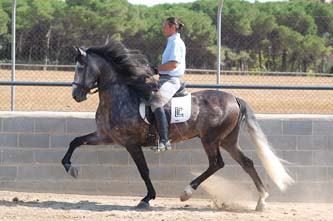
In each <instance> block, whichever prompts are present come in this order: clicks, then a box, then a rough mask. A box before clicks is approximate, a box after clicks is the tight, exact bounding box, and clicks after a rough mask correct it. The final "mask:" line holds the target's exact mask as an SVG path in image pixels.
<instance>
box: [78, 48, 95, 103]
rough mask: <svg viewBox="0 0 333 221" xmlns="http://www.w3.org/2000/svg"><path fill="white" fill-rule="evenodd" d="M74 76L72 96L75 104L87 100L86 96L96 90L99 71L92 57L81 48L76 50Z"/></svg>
mask: <svg viewBox="0 0 333 221" xmlns="http://www.w3.org/2000/svg"><path fill="white" fill-rule="evenodd" d="M76 51H77V56H76V59H75V60H76V67H75V76H74V81H73V83H72V96H73V98H74V99H75V101H77V102H81V101H84V100H86V99H87V94H88V93H91V90H92V89H94V88H97V86H98V80H99V75H100V70H99V68H98V65H97V64H96V62H95V59H94V57H93V55H91V54H88V53H87V52H86V51H85V50H84V49H82V48H76Z"/></svg>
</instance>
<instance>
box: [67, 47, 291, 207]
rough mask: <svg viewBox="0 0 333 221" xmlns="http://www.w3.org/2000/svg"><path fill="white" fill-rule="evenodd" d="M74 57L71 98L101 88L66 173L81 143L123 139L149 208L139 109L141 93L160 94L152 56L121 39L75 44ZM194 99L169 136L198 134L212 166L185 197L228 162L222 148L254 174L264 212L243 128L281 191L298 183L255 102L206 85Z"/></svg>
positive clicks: (150, 196) (189, 187)
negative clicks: (91, 125)
mask: <svg viewBox="0 0 333 221" xmlns="http://www.w3.org/2000/svg"><path fill="white" fill-rule="evenodd" d="M75 61H76V67H75V75H74V81H73V83H72V97H73V98H74V100H75V101H77V102H82V101H84V100H86V99H87V94H89V93H96V92H98V94H99V105H98V108H97V111H96V116H95V121H96V126H97V129H96V131H95V132H93V133H90V134H87V135H84V136H80V137H76V138H74V139H73V140H72V141H71V142H70V145H69V148H68V150H67V152H66V154H65V156H64V157H63V159H62V165H63V166H64V167H65V170H66V172H67V173H69V174H70V175H71V176H73V177H74V178H77V177H78V169H77V168H76V167H74V166H73V165H72V163H71V157H72V154H73V152H74V150H75V149H76V148H77V147H79V146H80V145H99V144H104V145H106V144H107V145H109V144H110V145H111V144H119V145H121V146H123V147H124V148H126V150H127V151H128V153H129V154H130V156H131V157H132V159H133V160H134V162H135V164H136V166H137V168H138V170H139V173H140V175H141V178H142V179H143V181H144V183H145V185H146V188H147V194H146V196H145V197H144V198H142V199H141V201H140V202H139V203H138V204H137V208H140V209H148V208H150V205H149V201H150V200H152V199H155V197H156V192H155V189H154V186H153V184H152V182H151V179H150V176H149V168H148V166H147V163H146V160H145V157H144V154H143V149H142V148H143V147H147V146H149V143H148V141H147V134H148V132H149V125H148V124H147V123H146V122H145V121H144V120H143V119H142V118H141V117H140V114H139V111H138V109H139V105H140V102H141V101H142V97H146V98H147V97H149V96H150V95H151V94H152V93H156V89H154V86H152V85H155V83H156V80H155V79H154V78H153V77H152V75H153V73H152V71H151V70H150V68H149V66H148V65H149V62H148V60H147V59H146V57H145V56H144V55H143V54H142V53H140V52H139V51H137V50H130V49H128V48H127V47H126V46H125V45H123V44H122V43H121V42H118V41H110V42H108V43H107V44H105V45H100V46H94V47H90V48H87V49H84V48H76V57H75ZM157 93H158V92H157ZM191 102H192V103H191V105H192V106H191V108H192V109H191V116H190V119H189V120H188V121H186V122H183V123H177V124H171V125H170V127H169V136H170V139H171V141H172V143H177V142H180V141H183V140H187V139H191V138H195V137H198V138H200V140H201V143H202V146H203V148H204V150H205V153H206V155H207V157H208V160H209V165H208V168H207V169H206V170H205V171H204V172H203V173H202V174H201V175H199V176H198V177H196V178H195V179H194V180H192V181H191V182H190V183H189V184H188V185H187V186H186V187H185V189H184V191H183V192H182V193H181V196H180V200H181V201H185V200H188V199H190V198H191V197H192V195H193V192H194V191H195V190H196V189H197V188H198V187H199V185H200V184H201V183H202V182H203V181H205V180H206V179H207V178H208V177H209V176H211V175H212V174H214V173H215V172H216V171H218V170H219V169H221V168H223V167H224V165H225V163H224V161H223V159H222V156H221V153H220V148H223V149H225V150H226V151H227V152H228V153H229V154H230V155H231V157H232V158H233V159H234V160H235V161H236V162H237V163H238V164H240V166H241V167H242V168H243V170H244V171H245V172H246V173H247V174H248V175H249V176H250V177H251V178H252V180H253V182H254V184H255V186H256V189H257V190H258V195H259V199H258V202H257V205H256V208H255V209H256V210H258V211H262V210H263V209H264V208H265V207H266V198H267V197H268V196H269V194H268V192H267V191H266V189H265V186H264V185H263V183H262V181H261V179H260V177H259V175H258V173H257V171H256V169H255V167H254V164H253V161H252V160H251V159H250V158H248V157H247V156H245V155H244V153H243V152H242V151H241V149H240V146H239V133H240V128H241V127H244V128H245V129H246V130H247V132H248V133H249V135H250V137H251V140H252V141H253V143H254V144H255V147H256V152H257V154H258V156H259V158H260V160H261V162H262V164H263V166H264V168H265V169H266V171H267V173H268V175H269V176H270V177H271V179H272V181H273V182H274V183H275V184H276V185H277V186H278V187H279V189H280V190H281V191H283V190H285V189H286V188H287V187H288V186H289V185H291V184H292V183H293V182H294V180H293V178H292V177H291V176H290V175H289V174H288V172H287V171H286V169H285V167H284V165H283V164H282V160H281V159H280V158H278V157H277V156H276V154H275V153H274V150H273V149H272V147H271V146H270V144H269V142H268V141H267V139H266V137H265V135H264V133H263V131H262V129H261V128H260V125H259V124H258V122H257V120H256V118H255V115H254V112H253V111H252V109H251V107H250V106H249V104H248V103H246V102H245V101H244V100H243V99H241V98H238V97H235V96H234V95H232V94H229V93H226V92H224V91H218V90H202V91H198V92H194V93H192V94H191ZM168 105H169V104H168Z"/></svg>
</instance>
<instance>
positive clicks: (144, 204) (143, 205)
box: [136, 201, 150, 210]
mask: <svg viewBox="0 0 333 221" xmlns="http://www.w3.org/2000/svg"><path fill="white" fill-rule="evenodd" d="M136 208H137V209H142V210H149V209H150V206H149V203H147V202H145V201H140V203H139V204H138V205H137V206H136Z"/></svg>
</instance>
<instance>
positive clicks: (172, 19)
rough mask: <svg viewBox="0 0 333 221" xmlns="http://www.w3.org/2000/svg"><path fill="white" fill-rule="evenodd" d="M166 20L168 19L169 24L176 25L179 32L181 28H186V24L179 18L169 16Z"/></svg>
mask: <svg viewBox="0 0 333 221" xmlns="http://www.w3.org/2000/svg"><path fill="white" fill-rule="evenodd" d="M166 21H168V23H169V25H170V26H172V25H176V30H177V32H179V31H180V30H182V29H183V28H184V24H183V23H181V22H180V21H179V20H178V19H177V18H175V17H169V18H167V19H166Z"/></svg>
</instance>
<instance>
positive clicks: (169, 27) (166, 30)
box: [162, 17, 184, 37]
mask: <svg viewBox="0 0 333 221" xmlns="http://www.w3.org/2000/svg"><path fill="white" fill-rule="evenodd" d="M183 27H184V24H183V23H180V22H179V21H178V20H177V19H176V18H175V17H169V18H167V19H166V20H165V21H164V23H163V29H162V31H163V34H164V35H165V36H167V37H169V36H171V35H174V34H175V33H177V32H179V31H180V30H181V29H182V28H183Z"/></svg>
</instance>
